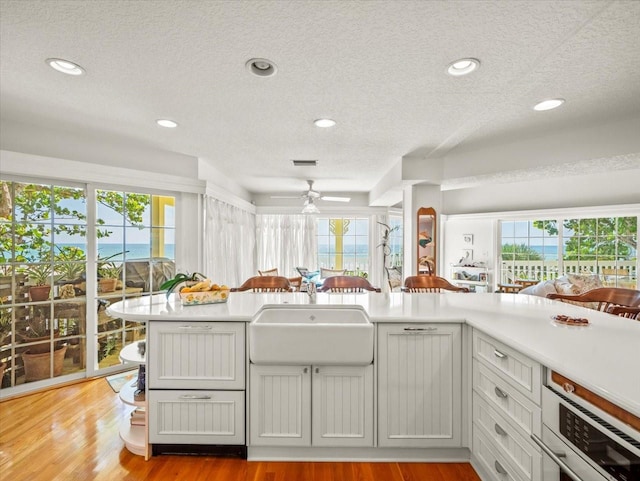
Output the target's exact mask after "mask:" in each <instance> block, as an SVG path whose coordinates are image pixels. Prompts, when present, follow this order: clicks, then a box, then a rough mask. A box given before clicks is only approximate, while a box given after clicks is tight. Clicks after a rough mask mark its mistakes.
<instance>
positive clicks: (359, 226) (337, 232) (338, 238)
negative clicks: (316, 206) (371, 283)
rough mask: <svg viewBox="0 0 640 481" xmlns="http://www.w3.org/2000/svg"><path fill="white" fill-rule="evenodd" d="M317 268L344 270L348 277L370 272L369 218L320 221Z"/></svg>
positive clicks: (325, 219) (320, 219)
mask: <svg viewBox="0 0 640 481" xmlns="http://www.w3.org/2000/svg"><path fill="white" fill-rule="evenodd" d="M317 235H318V269H319V268H321V267H324V268H326V269H345V271H346V272H345V273H346V274H347V275H363V276H366V275H367V274H368V272H369V219H367V218H358V217H343V218H318V234H317Z"/></svg>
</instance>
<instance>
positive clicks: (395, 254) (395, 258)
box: [387, 215, 404, 272]
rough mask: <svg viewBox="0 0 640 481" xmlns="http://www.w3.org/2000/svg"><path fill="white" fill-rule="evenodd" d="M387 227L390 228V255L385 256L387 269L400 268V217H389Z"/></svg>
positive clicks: (401, 252) (402, 251)
mask: <svg viewBox="0 0 640 481" xmlns="http://www.w3.org/2000/svg"><path fill="white" fill-rule="evenodd" d="M389 227H391V234H389V250H390V253H389V255H388V256H387V259H388V261H387V262H388V267H390V268H402V261H403V255H404V249H403V243H402V242H403V241H402V237H403V236H402V217H401V216H397V215H393V216H389ZM401 272H402V271H401Z"/></svg>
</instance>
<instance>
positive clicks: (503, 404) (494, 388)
mask: <svg viewBox="0 0 640 481" xmlns="http://www.w3.org/2000/svg"><path fill="white" fill-rule="evenodd" d="M473 389H474V391H475V392H477V393H478V394H479V395H480V396H482V397H483V398H484V399H485V400H486V401H487V402H488V403H489V405H491V406H492V407H493V408H494V409H495V410H496V411H497V412H498V414H499V415H500V416H502V417H504V418H505V419H506V420H508V421H509V422H510V423H512V425H513V426H514V427H516V428H517V429H519V430H520V434H521V435H522V436H523V437H524V438H526V439H528V438H529V436H530V435H531V433H534V434H537V435H538V436H540V429H541V427H540V426H541V423H542V416H541V411H540V407H539V406H537V405H535V404H534V403H533V402H532V401H531V400H530V399H528V398H527V397H525V396H523V395H522V394H521V393H520V392H519V391H518V390H516V389H515V388H514V387H513V386H511V385H510V384H509V383H507V382H506V381H505V380H504V379H502V378H501V377H500V376H498V375H497V374H496V373H494V372H493V371H491V369H489V368H488V367H487V366H485V365H484V364H482V363H480V362H478V361H477V360H474V361H473Z"/></svg>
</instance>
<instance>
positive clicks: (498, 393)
mask: <svg viewBox="0 0 640 481" xmlns="http://www.w3.org/2000/svg"><path fill="white" fill-rule="evenodd" d="M493 391H494V392H495V393H496V396H498V397H501V398H502V399H507V398H508V397H509V395H508V394H507V393H506V392H504V391H503V390H502V389H500V388H499V387H498V386H496V387H495V389H494V390H493Z"/></svg>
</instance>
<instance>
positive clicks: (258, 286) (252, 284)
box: [231, 276, 293, 292]
mask: <svg viewBox="0 0 640 481" xmlns="http://www.w3.org/2000/svg"><path fill="white" fill-rule="evenodd" d="M292 290H293V289H292V287H291V284H290V283H289V279H287V278H286V277H281V276H254V277H250V278H249V279H247V280H246V281H244V283H243V284H242V285H241V286H240V287H234V288H232V289H231V292H243V291H253V292H291V291H292Z"/></svg>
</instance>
